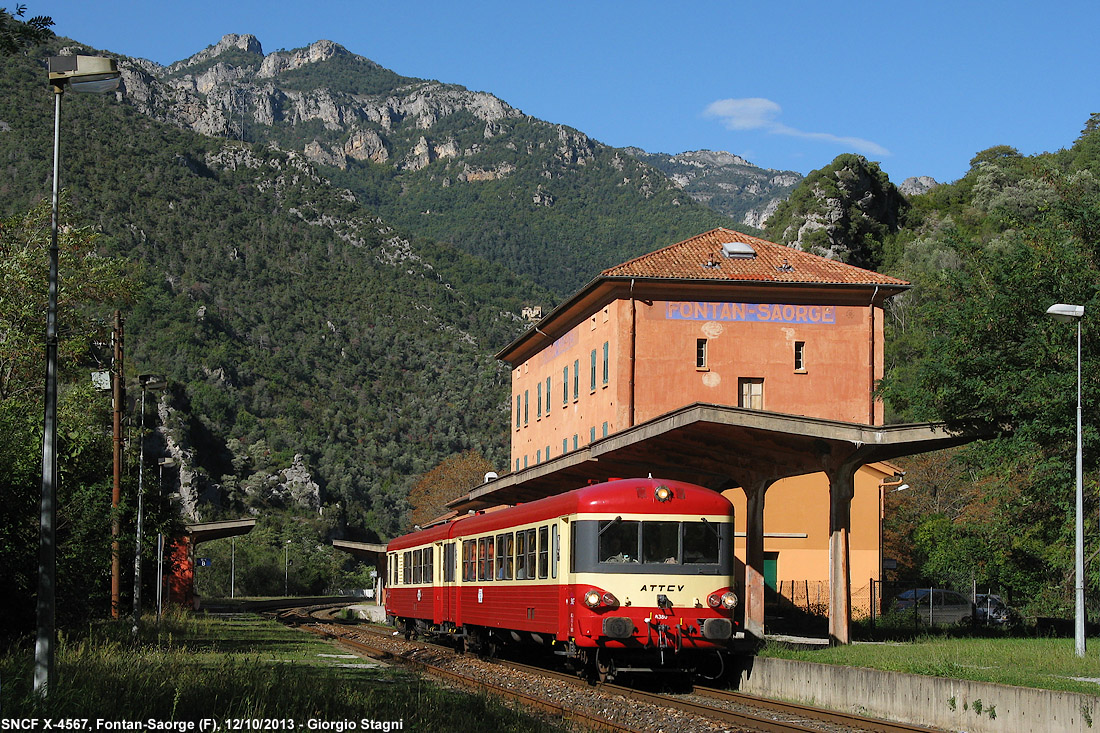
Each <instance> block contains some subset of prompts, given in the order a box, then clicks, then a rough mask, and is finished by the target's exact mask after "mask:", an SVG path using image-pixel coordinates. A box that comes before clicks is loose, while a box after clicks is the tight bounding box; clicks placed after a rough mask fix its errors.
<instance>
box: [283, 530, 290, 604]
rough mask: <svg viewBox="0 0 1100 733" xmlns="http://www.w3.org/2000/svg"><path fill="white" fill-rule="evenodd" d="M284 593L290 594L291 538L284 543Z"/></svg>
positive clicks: (285, 594)
mask: <svg viewBox="0 0 1100 733" xmlns="http://www.w3.org/2000/svg"><path fill="white" fill-rule="evenodd" d="M283 595H284V596H289V595H290V540H287V541H286V543H285V544H284V545H283Z"/></svg>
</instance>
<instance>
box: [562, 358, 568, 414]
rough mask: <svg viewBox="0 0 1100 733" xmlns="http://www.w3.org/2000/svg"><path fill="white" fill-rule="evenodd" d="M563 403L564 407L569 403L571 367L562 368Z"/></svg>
mask: <svg viewBox="0 0 1100 733" xmlns="http://www.w3.org/2000/svg"><path fill="white" fill-rule="evenodd" d="M561 404H562V406H563V407H564V406H565V405H567V404H569V367H567V366H566V367H562V370H561Z"/></svg>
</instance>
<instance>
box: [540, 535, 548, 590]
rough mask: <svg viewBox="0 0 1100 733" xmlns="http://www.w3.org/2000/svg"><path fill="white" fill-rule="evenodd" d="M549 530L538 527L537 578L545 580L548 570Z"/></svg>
mask: <svg viewBox="0 0 1100 733" xmlns="http://www.w3.org/2000/svg"><path fill="white" fill-rule="evenodd" d="M549 539H550V528H549V527H545V526H543V527H539V577H540V578H545V577H546V576H547V575H549V570H550V542H549Z"/></svg>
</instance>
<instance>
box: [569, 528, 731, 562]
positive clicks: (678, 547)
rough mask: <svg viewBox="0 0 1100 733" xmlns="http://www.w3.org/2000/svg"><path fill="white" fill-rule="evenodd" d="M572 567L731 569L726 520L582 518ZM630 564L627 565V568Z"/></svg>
mask: <svg viewBox="0 0 1100 733" xmlns="http://www.w3.org/2000/svg"><path fill="white" fill-rule="evenodd" d="M573 528H574V545H573V547H574V557H573V567H574V569H575V570H578V571H595V572H668V571H670V570H675V569H676V566H680V567H682V568H683V569H685V570H688V571H689V572H693V573H702V574H710V573H715V574H717V573H724V572H728V570H729V567H730V564H731V558H730V557H727V556H730V555H732V549H731V548H732V545H731V544H730V525H729V523H727V522H708V521H706V520H703V519H699V520H698V521H665V520H652V521H650V520H642V521H639V520H624V519H621V518H619V517H616V518H615V519H609V520H597V521H579V522H576V523H575V524H574V525H573ZM624 566H626V567H624Z"/></svg>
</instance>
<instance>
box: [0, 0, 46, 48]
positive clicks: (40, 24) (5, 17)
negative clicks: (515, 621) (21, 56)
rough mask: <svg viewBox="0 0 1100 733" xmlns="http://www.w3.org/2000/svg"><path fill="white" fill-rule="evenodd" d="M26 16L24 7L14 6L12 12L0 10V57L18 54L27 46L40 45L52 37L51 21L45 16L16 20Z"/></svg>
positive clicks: (20, 5)
mask: <svg viewBox="0 0 1100 733" xmlns="http://www.w3.org/2000/svg"><path fill="white" fill-rule="evenodd" d="M26 15H27V6H26V5H22V4H19V5H16V6H15V10H14V11H13V12H10V13H9V12H8V9H7V8H0V56H7V55H9V54H14V53H18V52H19V51H22V50H23V49H24V48H26V47H27V46H33V45H35V44H37V43H42V42H43V41H45V40H46V39H47V38H50V37H51V36H53V31H51V30H50V27H51V26H53V19H52V18H50V17H49V16H46V15H36V16H34V17H31V18H27V19H26V20H17V18H24V17H26Z"/></svg>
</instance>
